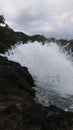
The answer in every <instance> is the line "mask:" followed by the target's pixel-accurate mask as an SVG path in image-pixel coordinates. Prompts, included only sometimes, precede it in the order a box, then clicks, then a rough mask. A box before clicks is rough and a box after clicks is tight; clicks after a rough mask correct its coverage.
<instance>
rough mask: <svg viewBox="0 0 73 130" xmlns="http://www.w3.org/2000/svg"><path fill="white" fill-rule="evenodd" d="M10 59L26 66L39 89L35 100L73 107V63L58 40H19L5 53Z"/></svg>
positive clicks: (46, 103) (68, 107)
mask: <svg viewBox="0 0 73 130" xmlns="http://www.w3.org/2000/svg"><path fill="white" fill-rule="evenodd" d="M5 55H6V56H7V57H8V59H9V60H12V61H16V62H19V63H20V64H21V65H22V66H27V67H28V69H29V71H30V73H31V74H32V76H33V78H34V80H35V84H36V85H37V87H36V88H35V89H36V98H35V99H36V101H38V102H40V103H42V104H43V105H49V104H55V105H57V106H60V107H62V108H65V109H70V108H71V110H72V104H73V65H72V62H71V61H70V59H69V56H68V55H67V53H65V52H64V51H63V49H62V48H61V47H60V46H58V45H57V44H56V43H49V44H48V43H46V44H45V45H42V44H41V43H38V42H34V43H30V42H29V43H28V44H20V45H18V46H17V47H16V48H15V49H14V48H13V49H11V50H9V51H8V52H6V53H5Z"/></svg>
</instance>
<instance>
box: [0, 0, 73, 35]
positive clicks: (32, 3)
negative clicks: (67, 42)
mask: <svg viewBox="0 0 73 130" xmlns="http://www.w3.org/2000/svg"><path fill="white" fill-rule="evenodd" d="M0 14H3V15H4V16H5V18H6V23H7V24H8V25H9V26H10V27H12V28H13V29H14V30H17V31H23V32H25V33H27V34H31V35H32V34H44V35H45V36H47V37H50V36H53V37H57V38H73V0H0Z"/></svg>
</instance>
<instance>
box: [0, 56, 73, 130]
mask: <svg viewBox="0 0 73 130" xmlns="http://www.w3.org/2000/svg"><path fill="white" fill-rule="evenodd" d="M32 87H35V85H34V81H33V79H32V76H31V75H30V73H29V72H28V69H27V68H26V67H21V66H20V65H19V64H18V63H15V62H12V61H8V60H7V59H6V58H5V57H1V56H0V130H73V113H70V112H65V111H63V110H62V109H60V108H58V107H56V106H53V105H52V106H50V107H43V106H42V105H40V104H37V103H35V101H34V96H35V91H34V89H33V88H32Z"/></svg>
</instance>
